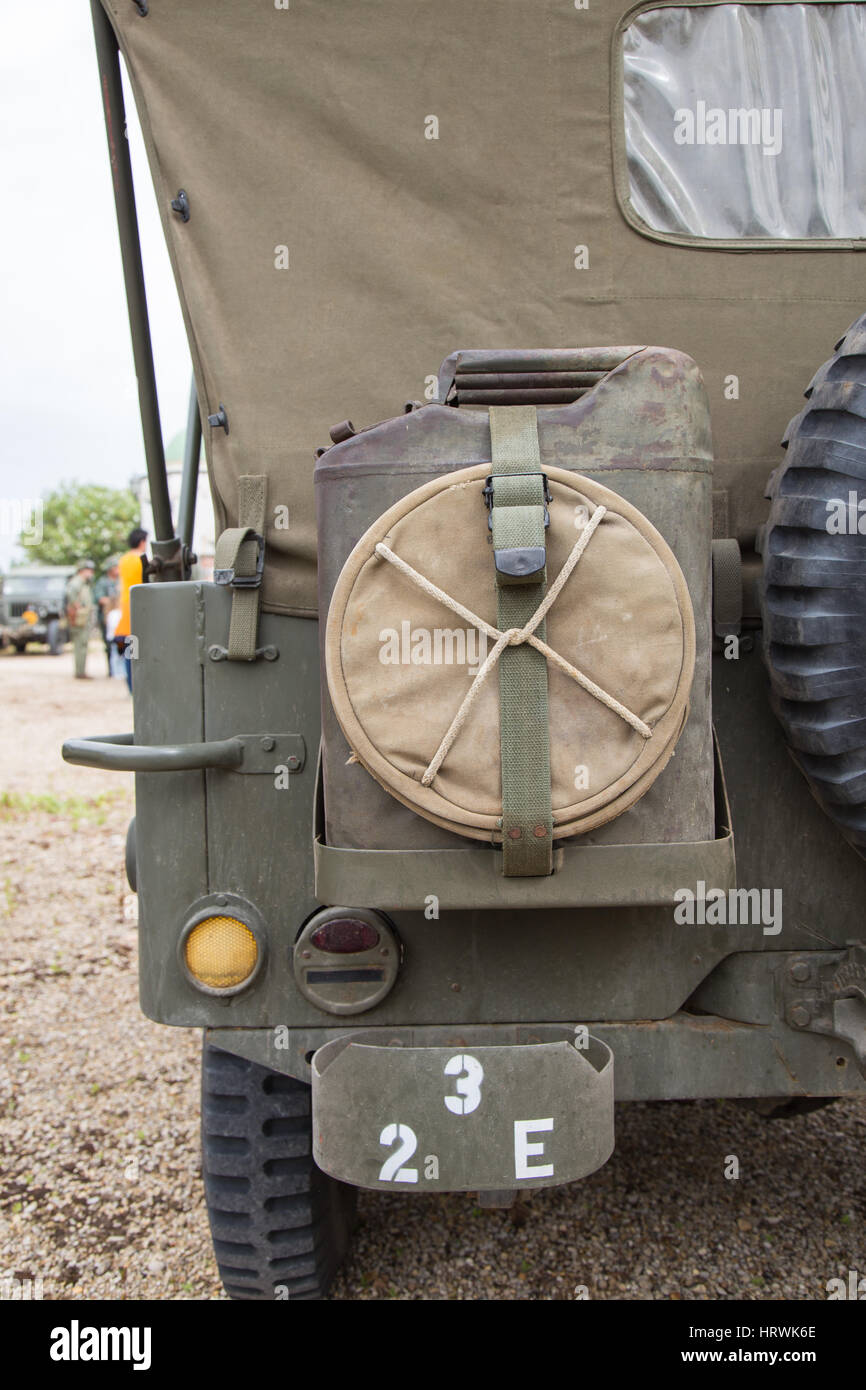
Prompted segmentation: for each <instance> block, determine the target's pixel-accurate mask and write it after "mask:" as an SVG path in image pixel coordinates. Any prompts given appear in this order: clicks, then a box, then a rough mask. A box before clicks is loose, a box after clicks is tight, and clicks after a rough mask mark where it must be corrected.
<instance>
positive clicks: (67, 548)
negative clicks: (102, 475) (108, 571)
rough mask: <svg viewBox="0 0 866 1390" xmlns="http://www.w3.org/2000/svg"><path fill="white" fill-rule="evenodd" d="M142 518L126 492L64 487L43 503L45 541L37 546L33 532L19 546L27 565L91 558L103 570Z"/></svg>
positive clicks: (83, 485)
mask: <svg viewBox="0 0 866 1390" xmlns="http://www.w3.org/2000/svg"><path fill="white" fill-rule="evenodd" d="M140 515H141V512H140V508H139V505H138V502H137V500H136V498H135V496H134V495H133V494H132V493H131V492H130V491H129V489H128V488H114V487H101V486H99V485H98V484H97V483H61V484H60V485H59V486H58V487H56V488H54V490H53V491H52V492H49V493H47V494H46V496H45V497H44V498H43V500H42V539H41V540H40V541H38V542H35V543H34V541H33V539H32V532H31V535H30V537H25V536H23V535H22V536H20V537H19V544H20V545H21V547H22V549H23V551H24V554H25V556H26V557H27V559H26V563H28V564H32V563H38V564H43V565H74V564H75V562H76V560H80V559H82V558H83V557H84V556H88V557H89V558H90V559H92V560H95V561H96V563H97V565H102V564H103V562H104V561H105V560H107V559H108V557H109V555H114V554H116V553H117V552H118V551H123V550H126V538H127V536H128V534H129V532H130V531H131V530H132V528H133V526H137V525H138V524H139V519H140ZM25 540H26V544H25Z"/></svg>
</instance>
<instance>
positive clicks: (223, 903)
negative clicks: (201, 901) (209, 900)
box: [215, 893, 228, 907]
mask: <svg viewBox="0 0 866 1390" xmlns="http://www.w3.org/2000/svg"><path fill="white" fill-rule="evenodd" d="M215 901H216V905H217V907H226V906H227V905H228V898H226V897H223V895H222V893H220V895H219V897H218V898H216V900H215Z"/></svg>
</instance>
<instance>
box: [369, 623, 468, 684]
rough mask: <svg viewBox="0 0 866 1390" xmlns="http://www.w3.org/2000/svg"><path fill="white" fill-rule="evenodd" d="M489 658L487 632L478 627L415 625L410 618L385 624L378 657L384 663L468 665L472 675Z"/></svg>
mask: <svg viewBox="0 0 866 1390" xmlns="http://www.w3.org/2000/svg"><path fill="white" fill-rule="evenodd" d="M486 659H487V633H486V632H479V631H478V630H477V628H464V627H456V628H452V627H434V628H432V629H431V628H427V627H413V626H412V624H411V623H410V622H408V621H404V622H402V623H401V624H400V628H399V631H398V629H397V628H395V627H383V628H382V631H381V632H380V633H379V660H380V662H381V663H382V665H383V666H465V667H467V669H468V670H469V671H471V672H472V673H473V674H474V673H475V672H477V670H478V668H479V667H480V666H481V665H483V663H484V662H485V661H486Z"/></svg>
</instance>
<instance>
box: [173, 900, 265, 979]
mask: <svg viewBox="0 0 866 1390" xmlns="http://www.w3.org/2000/svg"><path fill="white" fill-rule="evenodd" d="M184 955H185V959H186V967H187V970H188V971H189V972H190V974H191V975H193V976H194V977H195V978H196V979H197V980H198V981H199V982H200V983H201V984H203V985H207V986H208V988H209V989H232V988H234V987H236V986H237V985H242V984H243V982H244V980H248V979H249V977H250V975H252V973H253V971H254V970H255V968H256V961H257V960H258V956H259V948H258V946H257V944H256V938H255V937H254V936H253V934H252V932H251V931H250V929H249V927H247V926H245V925H244V923H243V922H239V921H238V919H237V918H236V917H206V918H205V920H204V921H203V922H199V923H198V924H197V926H195V927H193V929H192V931H191V932H190V934H189V936H188V937H187V939H186V946H185V949H184Z"/></svg>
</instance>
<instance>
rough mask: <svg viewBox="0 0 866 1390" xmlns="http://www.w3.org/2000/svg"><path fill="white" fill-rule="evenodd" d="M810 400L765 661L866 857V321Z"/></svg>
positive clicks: (826, 798) (777, 538) (829, 805)
mask: <svg viewBox="0 0 866 1390" xmlns="http://www.w3.org/2000/svg"><path fill="white" fill-rule="evenodd" d="M805 395H806V399H807V401H808V405H807V406H806V407H805V408H804V409H803V410H802V411H801V412H800V414H799V415H796V416H795V417H794V419H793V420H792V421H791V423H790V424H789V425H788V428H787V430H786V432H785V437H784V439H783V440H782V445H783V447H784V448H786V449H787V456H786V459H785V462H784V464H783V465H782V466H781V467H780V468H778V469H777V470H776V472H775V473H774V474H773V475H772V477H771V479H770V485H769V488H768V492H767V495H768V496H769V497H770V499H771V506H770V516H769V520H768V522H767V526H766V528H765V531H764V535H763V540H762V546H761V548H762V550H763V556H764V569H763V577H762V581H761V603H762V610H763V625H764V657H765V661H766V663H767V666H768V669H769V673H770V682H771V687H772V697H771V698H772V703H773V707H774V709H775V711H776V714H777V715H778V718H779V720H780V722H781V725H782V728H783V729H784V732H785V736H786V738H787V741H788V744H789V748H790V751H791V754H792V757H793V759H794V761H795V762H796V764H797V766H798V767H799V768H800V770H801V771H802V772H803V774H804V776H805V777H806V779H807V781H808V783H809V786H810V787H811V789H812V792H813V794H814V795H815V797H816V799H817V800H818V802H819V803H820V805H821V806H822V807H823V809H824V810H825V811H826V812H827V814H828V815H829V816H830V817H831V818H832V819H833V820H834V821H835V822H836V824H837V826H838V827H839V829H840V830H841V832H842V834H843V835H844V836H845V838H846V839H847V840H848V841H849V842H850V844H851V845H852V846H853V847H854V849H856V850H857V852H858V854H860V855H862V856H863V857H866V314H864V315H863V316H862V317H861V318H859V319H858V320H857V321H856V323H854V324H853V325H852V326H851V328H850V329H849V330H848V332H847V333H846V334H845V336H844V338H842V339H841V340H840V341H839V342H838V343H837V344H836V349H835V355H834V356H833V357H831V359H830V360H829V362H825V363H824V365H823V367H821V368H820V370H819V371H818V372H817V373H816V375H815V376H814V377H813V379H812V381H811V383H810V384H809V387H808V388H807V390H806V393H805Z"/></svg>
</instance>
